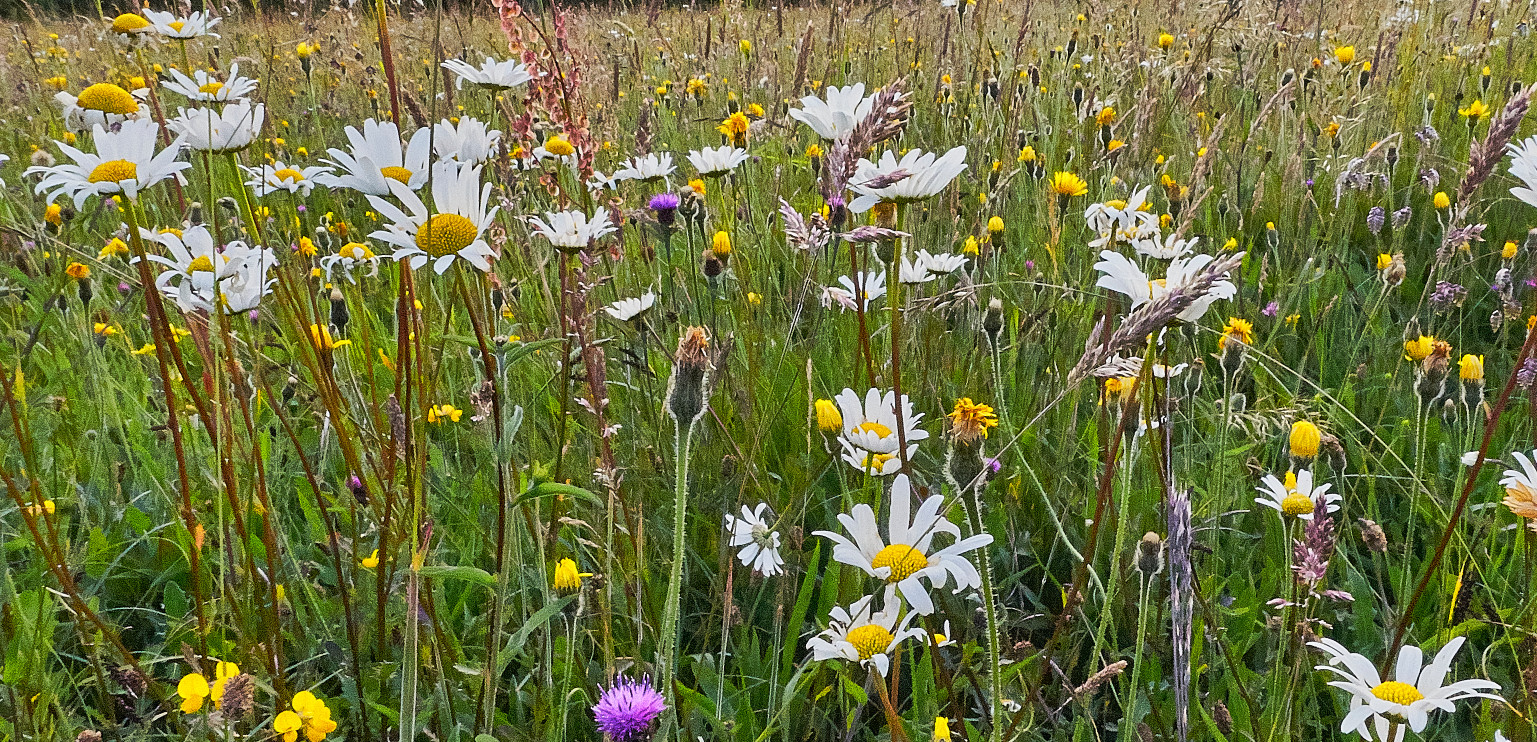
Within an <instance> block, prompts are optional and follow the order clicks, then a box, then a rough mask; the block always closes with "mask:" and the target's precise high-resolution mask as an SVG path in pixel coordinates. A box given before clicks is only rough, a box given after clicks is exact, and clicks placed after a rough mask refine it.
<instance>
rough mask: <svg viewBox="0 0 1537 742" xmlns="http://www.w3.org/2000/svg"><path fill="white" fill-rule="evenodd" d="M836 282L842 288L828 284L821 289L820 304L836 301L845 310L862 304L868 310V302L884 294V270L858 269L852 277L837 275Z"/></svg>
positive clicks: (826, 305) (828, 305)
mask: <svg viewBox="0 0 1537 742" xmlns="http://www.w3.org/2000/svg"><path fill="white" fill-rule="evenodd" d="M838 284H839V285H841V286H842V287H843V288H838V287H836V286H828V287H826V288H824V289H822V306H824V307H831V306H832V305H833V304H834V303H837V304H838V305H839V306H841V307H843V309H845V310H854V309H857V308H858V305H859V304H864V307H865V309H866V310H868V309H869V308H870V302H872V301H876V300H878V299H880V298H881V297H883V296H885V295H886V271H881V272H880V273H871V272H869V271H860V272H858V273H856V274H854V277H853V278H850V277H848V276H839V277H838ZM856 302H857V303H856Z"/></svg>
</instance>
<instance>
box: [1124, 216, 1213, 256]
mask: <svg viewBox="0 0 1537 742" xmlns="http://www.w3.org/2000/svg"><path fill="white" fill-rule="evenodd" d="M1156 223H1157V221H1156V220H1155V221H1154V224H1156ZM1200 241H1201V238H1200V237H1191V238H1190V239H1188V240H1187V239H1185V238H1183V237H1180V236H1179V235H1177V234H1169V235H1167V236H1165V237H1164V238H1162V239H1161V240H1160V239H1159V237H1158V234H1157V233H1156V232H1154V233H1153V234H1152V235H1150V236H1148V237H1146V238H1139V239H1133V240H1132V241H1131V246H1132V249H1134V250H1136V251H1137V254H1138V255H1145V256H1147V257H1149V258H1154V259H1157V260H1173V259H1175V258H1182V257H1185V256H1186V255H1189V254H1190V253H1191V251H1192V250H1194V249H1195V246H1196V243H1198V242H1200Z"/></svg>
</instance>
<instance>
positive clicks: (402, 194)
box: [368, 162, 499, 275]
mask: <svg viewBox="0 0 1537 742" xmlns="http://www.w3.org/2000/svg"><path fill="white" fill-rule="evenodd" d="M435 170H436V172H434V173H433V176H432V193H431V196H432V208H431V209H429V208H427V205H426V204H424V203H423V202H422V199H421V197H420V196H418V195H417V194H416V192H415V191H413V190H411V187H410V186H408V185H406V184H405V183H403V182H401V181H398V180H394V179H391V180H390V181H389V188H390V192H391V193H392V194H393V195H394V196H395V198H396V199H397V200H399V201H400V203H401V206H404V207H405V209H404V210H402V209H401V208H400V207H397V206H395V204H393V203H390V202H389V201H387V200H385V199H383V198H380V197H379V196H374V195H370V196H369V197H368V202H369V204H371V205H372V206H373V208H374V210H375V211H378V212H379V214H380V216H383V217H384V218H386V219H388V220H390V223H389V224H388V225H386V226H385V228H384V229H380V230H377V231H375V232H372V233H370V234H369V235H368V236H369V237H372V238H374V239H376V240H379V241H380V242H385V243H388V244H390V245H392V246H394V247H395V252H394V254H393V255H392V257H394V258H395V259H396V260H409V261H410V262H411V267H412V268H413V269H415V268H421V267H422V266H423V265H426V264H427V262H428V261H431V262H432V269H433V270H435V271H437V272H438V274H439V275H441V274H442V273H443V272H444V271H446V270H448V267H449V266H450V265H453V264H454V261H455V259H456V258H463V259H464V260H466V261H469V263H470V265H473V266H475V267H476V268H479V269H480V270H482V271H489V270H491V259H492V258H495V257H497V255H496V253H495V251H493V250H492V249H491V246H490V245H489V244H487V243H486V241H485V239H484V237H483V236H482V235H484V234H485V230H486V228H487V227H489V226H491V225H492V224H493V223H494V222H495V220H496V212H497V209H498V208H499V207H495V206H492V207H491V208H490V210H487V208H486V207H487V206H488V205H489V204H490V200H491V184H490V183H485V184H482V183H481V182H480V166H479V165H474V166H469V167H463V168H460V167H456V166H454V164H453V163H446V162H445V163H440V164H438V165H436V166H435Z"/></svg>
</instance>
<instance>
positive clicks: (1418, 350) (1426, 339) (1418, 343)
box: [1404, 335, 1436, 361]
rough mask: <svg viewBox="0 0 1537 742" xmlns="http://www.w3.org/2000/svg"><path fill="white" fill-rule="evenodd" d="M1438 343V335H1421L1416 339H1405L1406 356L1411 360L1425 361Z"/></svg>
mask: <svg viewBox="0 0 1537 742" xmlns="http://www.w3.org/2000/svg"><path fill="white" fill-rule="evenodd" d="M1435 344H1436V336H1434V335H1421V336H1419V338H1418V339H1416V340H1406V341H1404V357H1405V358H1407V359H1409V360H1411V361H1423V360H1425V357H1426V356H1428V355H1430V352H1431V351H1432V350H1434V348H1435Z"/></svg>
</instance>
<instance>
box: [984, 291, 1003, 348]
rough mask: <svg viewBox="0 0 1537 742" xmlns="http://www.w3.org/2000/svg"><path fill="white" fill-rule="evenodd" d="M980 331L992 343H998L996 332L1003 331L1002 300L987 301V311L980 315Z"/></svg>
mask: <svg viewBox="0 0 1537 742" xmlns="http://www.w3.org/2000/svg"><path fill="white" fill-rule="evenodd" d="M982 331H983V332H985V333H987V338H988V340H990V341H992V343H993V344H994V345H997V344H998V333H1000V332H1003V300H1001V299H992V300H990V301H988V302H987V312H986V313H985V314H983V315H982Z"/></svg>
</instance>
